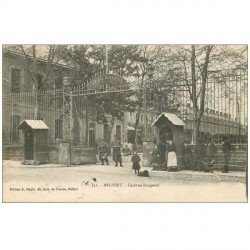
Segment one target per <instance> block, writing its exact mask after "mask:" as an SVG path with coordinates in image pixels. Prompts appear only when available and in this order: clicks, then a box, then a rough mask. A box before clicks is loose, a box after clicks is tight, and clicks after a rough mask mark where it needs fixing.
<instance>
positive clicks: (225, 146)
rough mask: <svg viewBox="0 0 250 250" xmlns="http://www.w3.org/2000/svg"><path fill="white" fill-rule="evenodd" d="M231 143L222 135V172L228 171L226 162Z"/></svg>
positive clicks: (228, 159) (229, 154)
mask: <svg viewBox="0 0 250 250" xmlns="http://www.w3.org/2000/svg"><path fill="white" fill-rule="evenodd" d="M231 148H232V146H231V143H230V142H229V141H228V139H227V137H223V142H222V151H223V154H224V159H225V164H224V169H223V170H222V173H228V164H229V161H230V159H231Z"/></svg>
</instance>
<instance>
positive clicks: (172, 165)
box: [167, 140, 178, 172]
mask: <svg viewBox="0 0 250 250" xmlns="http://www.w3.org/2000/svg"><path fill="white" fill-rule="evenodd" d="M167 170H168V171H169V172H177V171H178V166H177V157H176V147H175V145H174V143H173V141H172V140H169V141H168V144H167Z"/></svg>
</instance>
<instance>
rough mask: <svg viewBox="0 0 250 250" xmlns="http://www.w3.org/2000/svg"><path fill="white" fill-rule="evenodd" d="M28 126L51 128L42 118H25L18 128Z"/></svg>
mask: <svg viewBox="0 0 250 250" xmlns="http://www.w3.org/2000/svg"><path fill="white" fill-rule="evenodd" d="M25 126H28V127H30V128H32V129H49V127H48V126H47V125H46V124H45V123H44V121H42V120H23V121H22V122H21V123H20V124H19V126H18V128H20V129H22V128H24V127H25Z"/></svg>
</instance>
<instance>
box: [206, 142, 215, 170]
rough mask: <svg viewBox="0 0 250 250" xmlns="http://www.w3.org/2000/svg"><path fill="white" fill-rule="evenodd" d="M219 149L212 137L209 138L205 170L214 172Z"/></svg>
mask: <svg viewBox="0 0 250 250" xmlns="http://www.w3.org/2000/svg"><path fill="white" fill-rule="evenodd" d="M216 152H217V149H216V147H215V145H214V143H213V141H212V140H211V139H208V144H207V150H206V167H205V169H204V171H205V172H213V166H214V164H215V155H216Z"/></svg>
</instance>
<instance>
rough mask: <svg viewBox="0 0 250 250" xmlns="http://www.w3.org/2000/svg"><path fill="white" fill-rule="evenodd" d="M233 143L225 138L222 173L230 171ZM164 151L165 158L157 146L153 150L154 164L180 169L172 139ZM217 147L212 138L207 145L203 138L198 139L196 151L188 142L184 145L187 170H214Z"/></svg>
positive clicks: (156, 166) (183, 159) (183, 151)
mask: <svg viewBox="0 0 250 250" xmlns="http://www.w3.org/2000/svg"><path fill="white" fill-rule="evenodd" d="M231 148H232V147H231V144H230V142H229V140H228V139H227V137H224V138H223V142H222V152H223V155H224V162H225V163H224V164H223V169H222V173H228V166H229V161H230V158H231ZM165 150H166V152H164V155H165V159H164V158H162V157H161V155H162V150H161V148H160V147H159V146H157V145H156V146H155V147H154V150H153V152H152V165H153V168H155V169H157V168H158V167H159V166H160V165H165V166H167V171H171V172H173V171H178V165H177V156H176V146H175V144H174V143H173V141H172V140H168V141H167V143H166V147H165ZM216 152H217V148H216V146H215V144H214V142H213V141H212V139H208V140H207V145H205V144H204V142H203V140H202V139H198V142H197V144H196V146H195V150H194V152H193V151H192V150H191V148H190V147H188V144H187V142H184V143H183V145H182V161H183V167H184V169H186V170H193V171H204V172H213V169H214V167H215V164H216V160H215V158H216Z"/></svg>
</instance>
